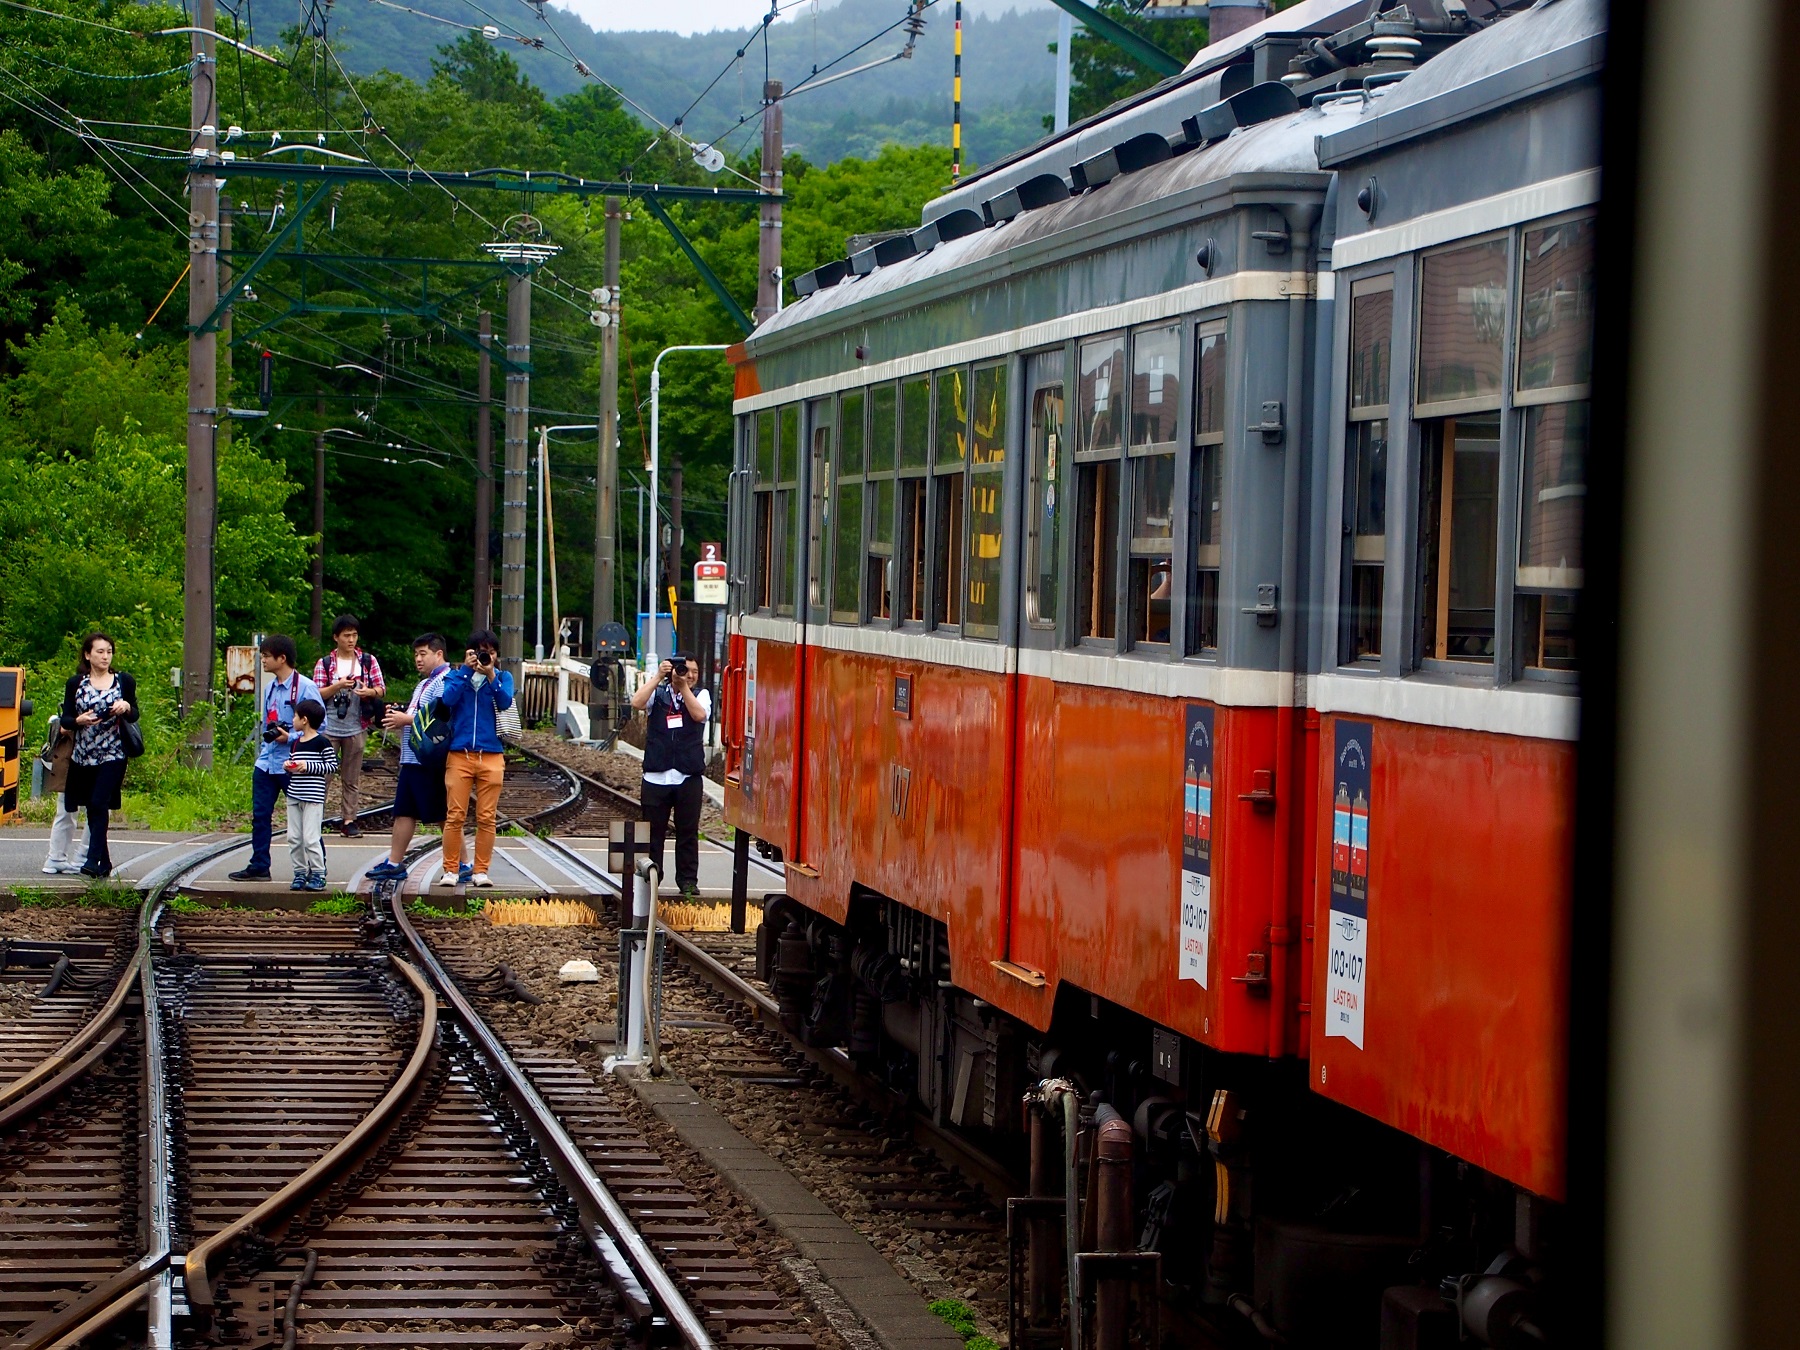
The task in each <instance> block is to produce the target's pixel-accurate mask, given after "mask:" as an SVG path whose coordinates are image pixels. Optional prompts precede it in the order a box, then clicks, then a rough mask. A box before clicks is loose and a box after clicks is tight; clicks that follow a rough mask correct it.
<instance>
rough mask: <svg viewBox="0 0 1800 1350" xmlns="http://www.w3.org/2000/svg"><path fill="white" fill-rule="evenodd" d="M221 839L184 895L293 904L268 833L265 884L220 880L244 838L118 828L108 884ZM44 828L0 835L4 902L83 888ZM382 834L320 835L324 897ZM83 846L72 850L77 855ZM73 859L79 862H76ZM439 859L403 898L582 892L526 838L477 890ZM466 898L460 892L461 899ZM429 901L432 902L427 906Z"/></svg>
mask: <svg viewBox="0 0 1800 1350" xmlns="http://www.w3.org/2000/svg"><path fill="white" fill-rule="evenodd" d="M228 837H235V838H236V839H238V840H239V841H240V843H241V847H239V848H236V849H233V850H232V851H230V852H228V853H226V854H225V855H224V856H223V857H221V858H218V859H215V860H214V861H213V862H211V863H209V864H207V866H206V867H205V868H204V869H203V870H202V871H201V872H200V873H199V875H198V876H197V877H191V878H189V879H188V881H187V882H186V883H185V885H184V887H183V889H184V890H186V891H187V892H188V893H190V894H193V895H194V896H196V897H197V898H199V899H202V900H209V901H213V902H215V903H232V904H245V905H251V906H255V907H259V908H260V907H270V908H286V907H289V906H290V905H291V904H292V903H294V902H296V901H298V900H300V899H301V898H302V895H301V894H299V893H295V892H292V891H289V890H288V882H289V880H290V879H291V878H292V876H293V870H292V868H291V867H290V866H289V863H288V852H287V837H286V835H285V834H283V833H281V832H279V831H278V832H277V834H276V836H275V843H274V848H273V849H272V850H271V854H272V864H271V867H270V873H271V876H272V878H273V879H272V880H270V881H264V882H242V881H232V880H231V879H230V877H229V876H228V875H227V874H228V873H230V872H233V871H236V870H237V869H238V868H241V867H242V866H244V864H245V862H246V861H247V859H248V855H249V850H250V836H249V835H248V834H242V835H236V836H227V835H224V834H212V833H208V834H164V833H156V832H151V831H142V830H117V831H114V832H113V834H112V837H111V840H110V843H111V846H112V856H113V863H114V872H113V881H114V882H115V883H116V884H125V885H135V884H137V883H138V882H140V881H142V880H143V879H144V877H146V876H148V875H149V874H150V873H151V872H153V871H156V870H157V869H159V868H161V867H164V866H166V865H167V864H169V863H171V862H173V861H175V860H176V858H178V857H180V856H181V855H182V854H183V853H186V852H191V851H193V850H196V849H199V848H201V847H204V846H206V845H209V844H216V843H218V842H220V841H221V840H224V839H226V838H228ZM427 838H428V836H426V835H423V834H421V835H418V836H416V837H415V839H414V844H415V845H417V844H420V843H423V842H425V840H426V839H427ZM49 842H50V831H49V830H48V829H47V828H45V827H42V826H13V827H9V828H7V829H4V830H0V894H4V895H7V896H11V895H13V894H15V893H16V891H17V890H18V888H20V887H28V888H32V889H38V890H54V891H79V890H83V889H85V888H86V887H87V886H88V884H89V881H88V878H86V877H84V876H81V875H79V874H75V875H62V876H49V875H46V874H45V873H44V872H43V871H42V870H41V869H42V868H43V865H44V854H45V852H46V851H47V849H48V848H49ZM558 842H560V843H562V844H564V845H566V846H567V847H569V848H571V849H573V850H575V851H576V852H577V853H579V854H581V855H582V856H583V857H584V858H586V859H588V860H590V861H591V862H593V863H594V864H595V865H596V866H599V867H602V868H604V867H605V865H606V853H607V845H606V840H604V839H597V838H592V837H588V836H572V837H569V838H564V839H559V841H558ZM388 843H389V836H388V835H387V834H386V833H383V832H377V831H372V830H365V831H364V833H363V835H362V837H361V838H360V839H345V838H343V837H342V836H341V835H337V834H331V833H327V834H326V836H325V870H326V890H325V892H324V894H325V895H331V894H335V893H362V892H367V891H368V890H369V887H370V883H369V881H368V879H367V878H366V877H364V876H363V873H364V872H366V871H368V869H369V868H370V867H371V866H373V865H374V864H375V863H376V862H378V861H380V860H381V859H382V858H385V857H386V856H387V852H388ZM81 848H82V845H81V844H79V843H78V844H77V854H78V855H79V853H80V850H81ZM474 848H475V840H474V836H473V835H472V834H471V835H467V836H465V838H464V841H463V859H464V861H465V862H466V861H469V860H470V859H471V858H472V857H473V854H474ZM76 860H77V861H78V862H79V860H80V859H79V856H78V857H77V859H76ZM440 862H441V855H440V854H439V852H438V851H437V850H436V849H435V848H434V849H433V850H432V851H431V852H430V853H429V854H428V855H426V856H425V857H423V858H421V859H419V860H418V861H417V862H416V863H415V864H414V865H413V868H412V872H411V875H410V876H409V877H408V879H407V883H406V890H407V892H408V893H409V894H418V895H420V896H422V897H426V898H427V902H428V903H434V904H437V905H439V906H440V907H441V908H455V907H457V906H456V903H455V901H456V898H457V897H464V898H465V899H466V900H473V899H477V898H483V897H495V898H499V897H509V898H521V897H526V898H533V897H547V896H556V897H564V898H573V897H576V896H584V895H587V894H588V893H589V887H588V884H587V882H586V881H585V880H584V879H583V878H582V877H581V875H580V874H579V871H578V870H577V869H572V868H569V867H568V866H567V864H565V863H563V862H562V861H561V860H560V859H559V858H557V857H556V855H555V854H554V853H553V852H552V851H551V850H549V849H546V848H544V847H543V845H542V844H541V843H540V842H539V841H538V840H537V839H536V838H534V837H532V836H528V835H511V836H508V835H502V836H501V837H500V838H499V839H498V840H497V841H496V843H495V846H494V861H493V867H492V869H491V870H490V872H489V875H490V876H491V877H492V878H493V881H494V885H493V888H492V889H483V890H475V889H474V888H472V887H471V888H464V887H449V886H438V885H436V884H434V883H436V881H437V879H438V877H439V876H440V875H441V874H442V873H441V870H440ZM664 863H665V865H666V866H667V867H669V868H670V869H671V876H670V877H669V878H668V879H666V880H665V881H664V883H663V886H662V893H663V894H664V895H673V894H674V893H675V884H674V879H673V875H672V869H673V868H674V865H675V859H674V844H673V842H672V841H671V843H670V844H669V845H668V846H667V847H666V848H665V850H664ZM731 863H732V858H731V850H730V849H728V848H726V847H724V846H722V845H720V844H718V843H716V842H714V841H712V840H709V839H702V840H701V843H700V893H701V895H702V897H704V898H706V899H709V900H729V899H730V898H731ZM781 884H782V876H781V871H780V869H779V867H778V866H772V865H770V864H769V863H767V862H765V861H763V860H762V859H761V858H758V857H755V856H754V855H752V858H751V872H750V894H751V896H752V897H757V896H760V895H762V894H763V893H764V892H765V891H774V890H778V889H780V887H781ZM465 892H466V895H465ZM430 897H437V899H435V900H433V899H431V898H430ZM305 898H306V899H307V901H308V903H310V901H311V900H315V899H318V898H319V896H318V894H317V893H314V894H312V895H310V896H306V897H305Z"/></svg>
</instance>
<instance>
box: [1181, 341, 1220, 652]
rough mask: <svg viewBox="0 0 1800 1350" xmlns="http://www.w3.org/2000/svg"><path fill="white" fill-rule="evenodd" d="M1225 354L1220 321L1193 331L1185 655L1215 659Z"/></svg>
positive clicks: (1216, 648)
mask: <svg viewBox="0 0 1800 1350" xmlns="http://www.w3.org/2000/svg"><path fill="white" fill-rule="evenodd" d="M1229 355H1230V350H1229V347H1228V346H1227V343H1226V338H1225V322H1224V320H1222V319H1215V320H1211V321H1209V322H1206V323H1203V324H1201V325H1200V326H1199V328H1198V329H1197V330H1196V331H1195V333H1194V437H1193V439H1194V447H1193V452H1192V453H1193V456H1194V462H1193V472H1192V473H1191V475H1190V476H1189V480H1188V482H1189V493H1190V501H1189V509H1190V510H1191V511H1192V512H1193V517H1192V524H1191V525H1190V527H1189V530H1188V538H1189V539H1191V540H1192V541H1193V542H1192V544H1191V545H1190V549H1191V556H1192V558H1193V563H1192V565H1191V566H1190V567H1189V569H1188V605H1187V653H1188V655H1189V656H1201V655H1208V656H1211V655H1217V653H1218V648H1219V570H1220V564H1221V562H1222V560H1223V557H1222V555H1223V548H1224V523H1225V509H1224V507H1225V496H1224V491H1223V488H1224V483H1223V463H1222V461H1223V458H1224V454H1225V371H1226V365H1227V359H1228V357H1229Z"/></svg>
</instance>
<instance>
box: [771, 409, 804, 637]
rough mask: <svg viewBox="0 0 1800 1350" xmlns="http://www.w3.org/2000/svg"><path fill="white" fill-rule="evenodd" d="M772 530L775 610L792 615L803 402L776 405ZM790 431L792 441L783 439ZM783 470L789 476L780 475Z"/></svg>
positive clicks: (796, 592) (796, 591)
mask: <svg viewBox="0 0 1800 1350" xmlns="http://www.w3.org/2000/svg"><path fill="white" fill-rule="evenodd" d="M774 411H775V533H776V536H777V538H776V541H775V542H776V549H777V552H776V555H775V556H776V557H777V558H778V560H779V562H778V565H779V567H780V569H781V570H780V571H778V572H777V573H776V574H775V589H774V591H773V599H774V612H775V614H776V615H777V616H778V617H780V618H784V619H791V618H793V617H794V616H795V612H796V610H797V609H798V607H799V600H800V597H799V589H800V588H799V580H800V578H799V567H800V554H799V546H800V532H799V530H798V529H797V528H796V521H795V516H796V514H797V510H798V507H799V504H800V478H801V468H800V456H801V452H802V442H803V436H802V432H803V430H804V428H805V426H806V418H805V412H806V408H805V405H804V404H803V403H800V402H794V403H782V404H778V405H777V406H776V408H775V410H774ZM790 433H791V434H792V437H793V441H794V444H793V445H792V446H787V444H786V442H787V439H788V437H789V435H790ZM784 471H785V472H786V473H787V475H788V476H786V477H783V473H784Z"/></svg>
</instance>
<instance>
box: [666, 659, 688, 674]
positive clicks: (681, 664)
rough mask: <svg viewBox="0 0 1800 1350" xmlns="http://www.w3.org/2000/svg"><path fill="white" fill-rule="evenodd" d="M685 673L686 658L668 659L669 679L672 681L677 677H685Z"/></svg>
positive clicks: (686, 670)
mask: <svg viewBox="0 0 1800 1350" xmlns="http://www.w3.org/2000/svg"><path fill="white" fill-rule="evenodd" d="M687 673H688V662H687V657H685V656H671V657H670V658H669V678H670V679H674V678H675V677H676V676H677V675H686V674H687Z"/></svg>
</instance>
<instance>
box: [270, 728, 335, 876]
mask: <svg viewBox="0 0 1800 1350" xmlns="http://www.w3.org/2000/svg"><path fill="white" fill-rule="evenodd" d="M324 721H325V705H324V704H323V703H321V702H319V700H318V699H316V698H303V699H301V700H300V701H299V702H298V703H296V704H295V705H294V734H293V736H292V737H291V738H290V739H289V741H288V759H287V764H286V765H285V766H283V767H285V768H286V769H287V772H288V790H287V795H288V856H289V857H291V858H292V859H293V860H294V881H293V884H292V885H291V886H289V887H288V889H289V890H290V891H322V890H324V889H325V780H326V778H327V777H328V776H330V775H331V774H334V773H336V772H337V771H338V756H337V750H336V748H335V747H334V746H333V745H332V744H331V742H330V741H329V740H328V739H326V738H325V737H324V736H321V735H320V734H319V728H320V726H321V725H323V723H324Z"/></svg>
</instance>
